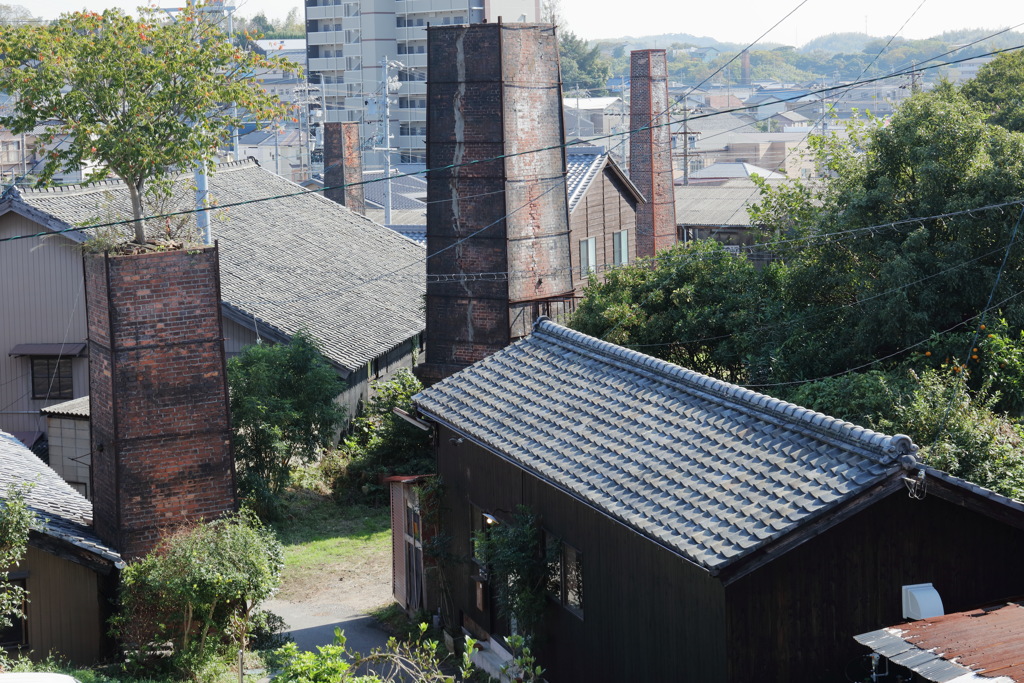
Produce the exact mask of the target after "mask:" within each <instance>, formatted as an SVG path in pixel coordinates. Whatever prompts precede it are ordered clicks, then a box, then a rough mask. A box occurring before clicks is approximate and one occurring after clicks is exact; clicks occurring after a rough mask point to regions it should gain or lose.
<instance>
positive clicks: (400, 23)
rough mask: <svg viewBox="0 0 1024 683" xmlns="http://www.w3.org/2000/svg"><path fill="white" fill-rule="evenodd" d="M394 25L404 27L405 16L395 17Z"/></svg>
mask: <svg viewBox="0 0 1024 683" xmlns="http://www.w3.org/2000/svg"><path fill="white" fill-rule="evenodd" d="M395 25H396V26H397V27H398V28H405V17H398V18H396V19H395Z"/></svg>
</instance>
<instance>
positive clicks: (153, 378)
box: [85, 247, 236, 557]
mask: <svg viewBox="0 0 1024 683" xmlns="http://www.w3.org/2000/svg"><path fill="white" fill-rule="evenodd" d="M85 278H86V306H87V313H88V323H89V360H90V363H89V390H90V397H91V398H90V415H91V421H92V450H93V469H92V486H91V488H92V493H93V505H94V509H93V517H94V524H95V527H96V531H97V533H98V534H99V536H100V538H102V539H103V540H104V541H106V542H108V543H110V544H111V545H113V546H114V547H116V548H118V549H119V550H120V551H121V553H122V554H123V555H125V556H127V557H138V556H141V555H144V554H145V553H147V552H148V551H149V550H151V549H152V548H153V546H154V545H155V543H156V541H157V540H158V538H159V536H160V534H161V533H162V532H163V531H165V530H167V529H169V528H172V527H174V526H176V525H178V524H180V523H182V522H185V521H189V520H196V519H200V518H205V519H211V518H213V517H215V516H217V515H219V514H221V513H223V512H226V511H229V510H233V509H235V506H236V496H235V472H234V461H233V459H232V454H231V424H230V420H229V416H228V405H227V383H226V376H225V367H224V346H223V339H222V337H223V335H222V332H221V318H220V281H219V275H218V252H217V249H216V248H215V247H214V248H207V249H202V250H199V251H174V252H157V253H149V254H143V255H138V256H108V255H105V254H104V255H87V256H86V257H85Z"/></svg>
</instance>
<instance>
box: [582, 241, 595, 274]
mask: <svg viewBox="0 0 1024 683" xmlns="http://www.w3.org/2000/svg"><path fill="white" fill-rule="evenodd" d="M596 271H597V238H596V237H590V238H587V239H585V240H580V277H587V276H588V275H590V274H591V273H593V272H596Z"/></svg>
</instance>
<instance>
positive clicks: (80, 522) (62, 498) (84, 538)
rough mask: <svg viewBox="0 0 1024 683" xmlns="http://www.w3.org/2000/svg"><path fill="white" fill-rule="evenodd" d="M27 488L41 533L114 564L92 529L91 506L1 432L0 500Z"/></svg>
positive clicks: (112, 555)
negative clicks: (12, 491) (15, 489)
mask: <svg viewBox="0 0 1024 683" xmlns="http://www.w3.org/2000/svg"><path fill="white" fill-rule="evenodd" d="M12 485H14V486H25V485H28V486H29V487H30V488H28V490H27V493H26V494H25V500H26V502H27V503H28V507H29V509H31V510H32V511H33V512H34V513H35V514H36V515H37V516H38V518H39V521H40V522H41V523H42V524H41V527H40V529H39V531H40V533H42V534H45V535H47V536H52V537H54V538H58V539H60V540H62V541H65V542H67V543H70V544H71V545H74V546H77V547H79V548H82V549H83V550H87V551H88V552H90V553H92V554H93V555H96V556H98V557H101V558H103V559H104V560H106V561H108V562H111V563H113V564H120V563H121V556H120V554H118V552H117V551H116V550H114V549H113V548H111V547H110V546H108V545H107V544H106V543H104V542H103V541H101V540H100V539H99V537H97V536H96V534H95V533H94V532H93V530H92V503H90V502H89V501H88V500H86V499H85V497H84V496H82V494H80V493H79V492H78V491H75V490H74V489H73V488H71V486H70V485H68V483H67V482H65V481H64V480H63V479H61V478H60V475H58V474H57V473H56V472H54V471H53V470H52V469H50V468H49V467H48V466H47V465H46V464H45V463H43V461H42V460H40V459H39V458H38V457H36V455H35V454H34V453H33V452H32V451H30V450H28V449H27V448H25V447H24V446H23V445H22V444H21V443H20V442H19V441H17V440H16V439H15V438H14V437H12V436H11V435H10V434H8V433H6V432H3V431H0V499H3V498H5V497H6V496H7V492H8V488H9V487H10V486H12Z"/></svg>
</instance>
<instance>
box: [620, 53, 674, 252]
mask: <svg viewBox="0 0 1024 683" xmlns="http://www.w3.org/2000/svg"><path fill="white" fill-rule="evenodd" d="M630 81H631V85H630V90H629V93H630V103H629V128H630V130H631V131H632V133H631V134H630V137H629V177H630V179H631V180H632V181H633V183H634V184H635V185H636V186H637V189H639V190H640V192H641V193H642V194H643V195H644V197H646V198H647V203H646V204H640V205H639V206H637V210H636V253H637V256H654V255H655V254H656V253H658V252H659V251H661V250H662V249H666V248H668V247H670V246H672V245H673V244H675V243H676V200H675V188H674V187H673V180H674V179H673V175H672V131H671V130H670V128H669V125H668V123H669V102H668V62H667V60H666V58H665V50H634V51H633V52H631V53H630Z"/></svg>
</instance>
